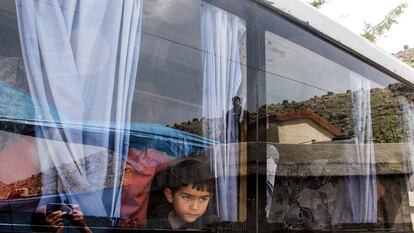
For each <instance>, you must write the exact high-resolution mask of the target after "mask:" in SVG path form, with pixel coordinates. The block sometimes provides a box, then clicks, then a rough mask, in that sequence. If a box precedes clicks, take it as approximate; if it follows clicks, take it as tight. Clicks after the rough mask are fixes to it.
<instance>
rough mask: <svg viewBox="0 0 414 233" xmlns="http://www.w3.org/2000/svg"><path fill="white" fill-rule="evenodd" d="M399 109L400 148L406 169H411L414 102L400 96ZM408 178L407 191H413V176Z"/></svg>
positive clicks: (413, 149) (413, 166)
mask: <svg viewBox="0 0 414 233" xmlns="http://www.w3.org/2000/svg"><path fill="white" fill-rule="evenodd" d="M399 102H400V109H401V113H402V123H403V127H402V130H403V132H402V133H403V135H404V138H403V142H404V143H402V148H401V150H402V151H403V152H404V154H403V155H404V156H405V159H406V161H407V170H408V171H412V170H413V168H414V104H413V103H412V102H410V101H408V100H406V99H403V98H401V99H400V100H399ZM408 179H409V186H408V189H409V191H411V192H412V191H413V187H412V185H411V184H413V183H414V177H413V176H412V175H411V176H409V177H408Z"/></svg>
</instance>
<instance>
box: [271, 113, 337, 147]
mask: <svg viewBox="0 0 414 233" xmlns="http://www.w3.org/2000/svg"><path fill="white" fill-rule="evenodd" d="M339 135H341V131H340V130H339V129H338V128H336V127H335V126H334V125H332V124H331V123H329V122H328V121H327V120H325V119H323V118H322V117H320V116H319V115H317V114H316V113H314V112H312V111H310V110H302V111H298V112H281V113H276V114H274V115H271V116H269V129H268V131H267V138H268V141H271V142H278V143H289V144H308V143H312V142H318V141H329V140H331V139H332V138H334V137H336V136H339Z"/></svg>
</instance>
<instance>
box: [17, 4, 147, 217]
mask: <svg viewBox="0 0 414 233" xmlns="http://www.w3.org/2000/svg"><path fill="white" fill-rule="evenodd" d="M78 4H79V3H78V2H77V1H72V2H65V3H58V2H45V1H39V2H35V1H20V2H19V4H18V6H17V16H18V23H19V24H18V25H19V32H20V40H21V46H22V53H23V59H24V63H25V70H26V75H27V80H28V82H29V87H30V93H31V96H32V99H33V100H35V101H36V102H38V103H39V104H35V105H34V111H35V120H37V121H39V123H40V122H42V123H41V124H39V126H37V127H36V128H35V135H36V137H38V138H39V139H38V140H36V144H37V150H38V154H39V160H40V166H41V170H42V172H43V175H42V183H43V184H45V185H46V184H47V185H50V188H51V189H50V190H47V191H48V193H43V194H44V195H45V198H43V199H42V200H41V202H40V203H39V211H41V209H42V208H43V206H44V205H46V204H47V203H49V202H58V203H60V202H68V203H76V204H79V205H80V208H81V209H82V212H83V213H84V214H86V215H94V216H109V217H116V216H119V192H120V189H119V186H120V182H121V180H120V179H121V176H122V168H123V164H122V163H121V161H122V158H124V157H125V156H126V147H125V143H124V142H125V141H126V142H128V134H127V133H126V132H127V131H128V127H129V121H130V120H129V119H130V112H131V103H132V101H131V100H132V94H133V88H134V85H135V77H136V71H137V65H138V57H139V47H140V38H141V32H140V31H141V30H140V27H141V17H142V12H141V11H142V10H141V9H142V1H133V2H113V1H93V2H88V3H86V4H83V5H81V6H80V7H79V6H78ZM107 9H111V11H107ZM39 12H40V13H39ZM96 25H100V27H97V26H96ZM51 169H52V170H51ZM47 170H51V171H52V172H46V171H47ZM105 189H107V190H108V189H109V190H110V191H109V194H108V193H106V194H104V190H105ZM46 194H49V195H50V194H58V195H57V196H56V197H55V198H48V197H47V195H46ZM106 195H109V198H108V196H106ZM105 200H106V201H105Z"/></svg>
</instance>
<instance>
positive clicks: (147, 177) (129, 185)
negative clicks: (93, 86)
mask: <svg viewBox="0 0 414 233" xmlns="http://www.w3.org/2000/svg"><path fill="white" fill-rule="evenodd" d="M167 161H168V156H167V154H166V153H164V152H161V151H158V150H155V149H148V150H137V149H135V148H131V149H130V150H129V151H128V160H127V166H126V168H125V174H124V179H123V186H122V199H121V218H122V219H123V222H122V224H121V225H122V226H124V227H128V226H130V227H143V226H144V225H145V222H146V217H147V208H148V200H149V192H150V189H151V183H152V180H153V178H154V176H155V175H156V174H157V173H159V172H162V171H164V170H165V169H166V168H167Z"/></svg>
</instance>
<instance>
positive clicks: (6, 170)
mask: <svg viewBox="0 0 414 233" xmlns="http://www.w3.org/2000/svg"><path fill="white" fill-rule="evenodd" d="M209 2H210V1H209ZM246 31H247V25H246V21H245V19H244V18H243V17H241V16H239V15H236V14H233V13H230V12H229V11H227V10H226V9H223V8H220V7H218V6H215V5H213V4H210V3H207V2H204V1H198V0H197V1H193V0H173V1H163V0H138V1H106V0H103V1H88V2H85V3H83V2H82V4H79V3H77V1H70V2H68V1H64V2H63V1H57V2H56V1H20V0H17V1H11V0H7V1H2V2H1V3H0V42H1V43H0V93H1V94H0V100H1V101H0V137H1V140H0V141H1V142H0V158H2V161H3V162H2V163H1V165H0V168H1V170H0V189H1V193H0V216H1V217H0V225H2V226H3V225H4V226H5V227H6V230H7V231H20V230H21V229H23V230H24V231H30V230H37V231H48V230H51V231H53V229H54V230H56V229H59V228H61V227H64V228H67V227H68V228H69V227H78V228H83V230H86V229H89V230H92V231H93V229H97V227H116V228H131V229H134V228H141V229H142V228H147V229H167V228H168V229H171V228H173V229H177V228H180V229H187V228H189V229H204V228H208V227H211V226H215V224H216V223H217V222H238V221H244V220H245V218H246V215H247V209H246V208H247V207H246V203H247V199H246V192H247V190H246V182H247V181H246V177H240V174H241V172H242V171H245V170H246V166H247V165H246V163H245V162H243V161H245V160H246V156H247V154H246V153H247V152H246V149H245V148H246V143H245V142H246V141H247V126H248V119H249V118H248V117H249V113H248V112H247V111H246V105H247V85H246V82H247V81H246V80H247V66H246V62H247V48H246ZM229 190H231V191H229ZM76 216H77V217H76ZM14 224H23V225H24V226H25V227H27V228H19V227H21V225H19V226H17V225H14ZM0 230H2V229H0Z"/></svg>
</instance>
